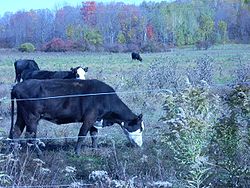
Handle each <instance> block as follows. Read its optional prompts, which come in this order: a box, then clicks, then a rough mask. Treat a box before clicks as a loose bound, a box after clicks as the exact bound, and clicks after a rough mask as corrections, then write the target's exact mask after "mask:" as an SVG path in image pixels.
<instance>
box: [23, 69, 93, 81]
mask: <svg viewBox="0 0 250 188" xmlns="http://www.w3.org/2000/svg"><path fill="white" fill-rule="evenodd" d="M86 72H88V67H85V68H82V67H80V66H79V67H76V68H71V69H70V71H45V70H38V71H30V70H25V71H23V73H22V78H23V80H29V79H38V80H45V79H81V80H85V74H86Z"/></svg>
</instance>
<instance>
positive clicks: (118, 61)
mask: <svg viewBox="0 0 250 188" xmlns="http://www.w3.org/2000/svg"><path fill="white" fill-rule="evenodd" d="M141 56H142V58H143V61H142V62H139V61H132V60H131V56H130V54H129V53H122V54H113V53H80V52H66V53H42V52H34V53H21V52H17V51H13V50H6V49H1V50H0V99H1V103H0V108H1V109H0V117H2V120H0V124H1V126H0V136H3V137H6V136H7V135H8V132H9V128H10V101H9V98H10V96H9V95H10V89H11V86H12V85H13V84H14V83H13V82H14V78H15V74H14V66H13V63H14V61H15V60H16V59H34V60H35V61H36V62H37V63H38V65H39V67H40V68H41V69H42V70H69V69H70V68H71V67H76V66H79V65H80V66H83V67H85V66H88V67H89V72H88V74H87V76H86V77H87V78H88V79H99V80H102V81H104V82H106V83H108V84H109V85H111V86H112V87H113V88H114V89H115V90H116V91H117V92H119V91H121V92H124V91H125V92H131V91H133V92H134V93H118V95H119V96H120V97H121V99H122V100H123V101H124V102H125V103H126V104H127V105H128V106H129V107H130V109H132V111H133V112H135V113H136V114H139V113H142V114H143V117H144V121H145V126H146V130H145V133H144V143H145V148H144V150H142V151H138V150H135V152H134V151H133V149H131V148H127V149H126V148H125V145H124V142H125V143H126V142H127V140H126V138H125V136H124V134H123V132H122V130H121V129H120V128H119V126H113V127H109V128H104V129H103V130H101V131H100V133H99V135H108V137H109V138H111V139H112V140H115V143H116V147H118V148H119V149H117V150H119V152H121V151H122V152H123V154H121V156H120V158H119V160H122V161H123V160H125V161H126V158H128V156H126V155H131V156H130V157H131V158H132V159H136V156H134V155H133V153H136V155H138V156H139V158H141V157H142V156H143V155H144V152H145V150H147V151H148V152H150V151H151V150H152V151H151V153H152V156H153V155H156V153H157V148H149V147H148V146H152V143H154V142H155V140H156V139H157V134H158V133H159V131H160V130H161V127H162V126H164V124H163V123H162V122H161V121H159V119H160V118H161V116H162V114H163V109H162V106H163V103H164V100H165V98H164V97H163V96H164V93H161V92H152V91H151V92H147V91H148V90H154V89H155V90H157V89H170V90H173V91H176V90H178V89H180V88H181V85H182V84H183V83H184V82H185V78H186V74H187V73H189V76H190V77H191V78H196V80H195V81H197V79H199V76H202V75H200V74H203V72H202V70H198V72H197V71H196V72H195V71H193V70H196V68H197V65H198V64H199V61H201V59H202V58H204V59H205V60H204V62H203V63H201V65H204V66H205V69H206V70H204V74H205V73H206V74H207V73H208V74H209V75H208V78H209V77H211V79H212V80H211V84H213V85H220V84H223V85H224V84H230V83H233V82H234V81H235V79H236V78H237V71H238V74H239V71H240V70H243V71H244V70H247V69H246V68H249V64H250V45H224V46H214V47H213V48H211V49H209V50H207V51H197V50H195V49H192V48H183V49H174V50H173V51H171V52H165V53H145V54H141ZM208 65H209V66H208ZM206 66H207V67H206ZM198 68H199V67H198ZM188 70H190V71H191V72H188ZM248 70H249V69H248ZM199 71H200V72H199ZM197 76H198V77H197ZM238 76H239V75H238ZM248 76H249V73H248ZM248 79H249V77H248ZM179 84H180V85H179ZM177 85H178V86H177ZM137 91H139V92H137ZM143 91H144V92H143ZM79 128H80V124H70V125H60V126H59V125H55V124H52V123H49V122H46V121H42V122H40V124H39V126H38V137H48V138H52V137H54V138H59V137H64V136H65V137H69V136H77V135H78V131H79ZM105 139H106V138H103V139H101V142H100V145H103V146H104V149H103V151H102V152H101V155H100V156H102V157H103V156H104V157H106V155H108V153H109V152H111V153H112V155H113V154H114V153H113V150H112V151H110V150H111V149H109V147H107V148H105V145H108V146H110V147H111V148H112V144H110V143H111V142H110V141H106V140H105ZM57 141H58V142H61V140H57ZM50 142H53V141H49V142H48V143H47V144H48V145H49V144H50ZM63 142H64V143H65V142H67V140H65V139H63ZM88 142H89V140H88ZM107 142H108V144H107ZM88 144H89V145H90V143H88ZM53 147H54V146H51V148H52V149H51V148H50V149H48V151H47V154H48V155H51V158H53V157H54V158H53V160H62V161H61V162H57V163H56V164H51V163H50V162H49V159H50V158H46V159H45V161H46V163H48V166H49V167H51V168H56V167H55V165H62V166H65V165H66V164H67V163H70V164H71V165H76V166H77V165H82V164H79V163H80V162H81V160H82V161H85V162H86V161H87V164H90V165H92V166H91V167H89V170H90V169H91V170H93V169H95V168H97V167H98V168H100V167H101V166H102V165H103V164H104V163H105V161H103V163H102V165H101V164H99V163H97V162H95V161H94V162H93V161H92V162H91V160H90V158H91V157H90V158H88V157H89V156H93V154H91V153H88V152H87V154H86V156H85V157H86V158H84V157H83V158H81V159H78V158H75V157H74V156H73V155H72V154H71V152H69V151H70V150H68V149H67V150H66V151H63V152H62V151H61V150H60V149H58V148H57V150H56V151H55V152H53V151H54V150H53ZM60 147H61V149H62V148H63V147H62V146H60ZM58 150H60V154H58V153H57V151H58ZM149 150H150V151H149ZM105 152H106V154H104V153H105ZM157 155H158V154H157ZM52 156H53V157H52ZM65 156H66V157H65ZM60 157H61V158H60ZM95 157H96V156H95ZM131 158H130V159H131ZM88 160H90V161H88ZM106 162H107V161H106ZM155 162H156V163H158V165H159V163H160V161H158V162H157V161H155ZM64 163H66V164H64ZM105 164H106V163H105ZM120 165H123V166H122V167H123V168H126V169H129V168H130V167H129V166H127V167H126V166H124V165H126V164H125V163H122V164H120ZM128 165H132V164H129V163H128ZM81 168H88V167H86V164H85V165H83V166H81ZM104 168H106V169H109V170H110V171H112V170H113V171H114V169H113V167H110V166H108V164H106V166H105V165H104ZM131 168H132V167H131ZM139 168H140V167H138V169H137V171H139ZM141 168H144V167H143V165H142V166H141ZM145 168H146V167H145ZM161 170H163V169H161ZM135 171H136V170H135ZM170 171H171V169H168V172H169V173H170ZM81 173H85V172H83V171H81ZM81 173H80V172H79V173H78V176H80V177H81V176H84V177H86V176H87V174H84V175H83V174H81ZM124 173H125V172H124ZM126 173H128V174H129V175H131V174H130V173H129V172H126ZM126 173H125V174H126ZM150 173H151V174H147V175H148V176H149V177H150V175H152V174H154V173H156V172H155V171H154V170H152V172H150ZM171 173H172V172H171ZM167 174H168V173H166V176H167ZM161 178H162V179H164V178H163V177H161ZM61 181H62V182H63V180H61Z"/></svg>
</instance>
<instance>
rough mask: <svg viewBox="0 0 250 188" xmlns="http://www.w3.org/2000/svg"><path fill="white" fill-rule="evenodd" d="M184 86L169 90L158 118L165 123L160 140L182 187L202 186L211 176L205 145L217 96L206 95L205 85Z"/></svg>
mask: <svg viewBox="0 0 250 188" xmlns="http://www.w3.org/2000/svg"><path fill="white" fill-rule="evenodd" d="M187 84H188V87H187V88H186V89H185V90H184V91H182V92H180V93H177V94H173V93H171V92H169V94H168V95H167V96H166V102H165V104H164V110H165V112H166V113H165V115H164V117H163V118H162V119H163V120H164V122H165V123H167V125H168V126H169V129H170V131H169V133H163V135H162V142H163V143H166V144H167V147H169V148H170V149H171V150H172V152H173V153H174V158H175V160H176V162H177V163H178V170H177V175H178V177H179V178H180V181H181V182H183V184H185V185H186V186H185V187H203V186H204V187H206V186H205V185H206V180H207V178H208V177H209V176H211V168H212V166H211V164H212V162H211V161H210V160H209V145H210V143H211V140H212V138H213V137H212V136H213V132H214V131H213V127H214V125H215V120H216V115H214V114H218V110H219V108H218V107H219V98H218V97H217V96H211V95H210V94H209V90H208V88H209V87H208V86H207V85H206V83H205V82H204V83H203V84H204V86H199V87H195V86H192V85H191V84H190V83H189V82H187Z"/></svg>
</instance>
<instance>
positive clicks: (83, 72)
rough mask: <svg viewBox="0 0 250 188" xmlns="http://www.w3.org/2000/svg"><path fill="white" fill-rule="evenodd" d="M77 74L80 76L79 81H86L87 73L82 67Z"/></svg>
mask: <svg viewBox="0 0 250 188" xmlns="http://www.w3.org/2000/svg"><path fill="white" fill-rule="evenodd" d="M76 72H77V74H78V75H79V77H78V78H77V79H80V80H85V74H86V72H85V71H84V70H83V68H82V67H79V68H78V69H77V71H76Z"/></svg>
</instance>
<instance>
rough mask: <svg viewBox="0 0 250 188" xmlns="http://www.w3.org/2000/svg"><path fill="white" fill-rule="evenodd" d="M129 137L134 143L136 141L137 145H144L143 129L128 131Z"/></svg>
mask: <svg viewBox="0 0 250 188" xmlns="http://www.w3.org/2000/svg"><path fill="white" fill-rule="evenodd" d="M128 138H129V140H131V141H132V142H133V143H135V144H136V145H137V146H139V147H141V146H142V131H141V130H140V129H138V130H136V131H134V132H131V133H130V132H129V133H128Z"/></svg>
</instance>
